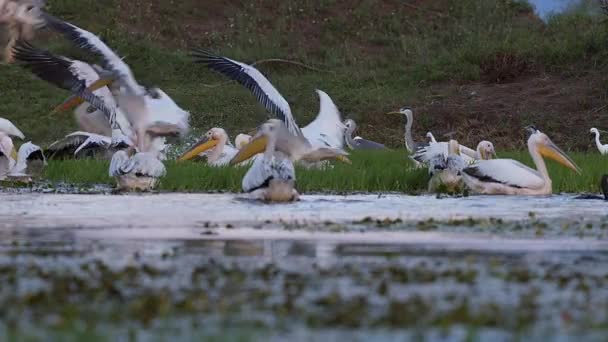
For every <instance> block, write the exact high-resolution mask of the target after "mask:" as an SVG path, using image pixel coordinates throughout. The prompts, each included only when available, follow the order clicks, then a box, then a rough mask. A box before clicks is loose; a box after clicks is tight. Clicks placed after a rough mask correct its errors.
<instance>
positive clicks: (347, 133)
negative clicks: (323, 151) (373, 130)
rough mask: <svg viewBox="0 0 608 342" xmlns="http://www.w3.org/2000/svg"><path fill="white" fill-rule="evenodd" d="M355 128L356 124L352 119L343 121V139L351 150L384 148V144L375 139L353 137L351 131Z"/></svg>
mask: <svg viewBox="0 0 608 342" xmlns="http://www.w3.org/2000/svg"><path fill="white" fill-rule="evenodd" d="M356 129H357V124H356V123H355V121H354V120H352V119H347V120H345V121H344V140H345V143H346V145H347V146H348V147H349V148H350V149H351V150H382V149H386V146H384V145H382V144H380V143H377V142H375V141H371V140H367V139H363V138H361V137H358V136H357V137H355V138H353V133H354V132H355V130H356Z"/></svg>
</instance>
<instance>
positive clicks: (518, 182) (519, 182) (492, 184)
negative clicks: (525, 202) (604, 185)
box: [463, 130, 580, 195]
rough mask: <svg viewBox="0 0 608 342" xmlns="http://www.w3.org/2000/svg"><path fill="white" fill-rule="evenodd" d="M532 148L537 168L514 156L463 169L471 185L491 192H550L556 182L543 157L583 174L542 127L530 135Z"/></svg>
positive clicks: (526, 193) (529, 145)
mask: <svg viewBox="0 0 608 342" xmlns="http://www.w3.org/2000/svg"><path fill="white" fill-rule="evenodd" d="M528 151H529V152H530V155H531V156H532V160H533V161H534V164H535V165H536V170H534V169H532V168H530V167H528V166H526V165H524V164H522V163H520V162H518V161H516V160H512V159H492V160H482V161H479V162H477V163H476V164H474V165H472V166H469V167H467V168H465V169H464V170H463V179H464V181H465V183H466V185H467V187H468V188H470V189H471V191H473V192H475V193H479V194H488V195H499V194H500V195H550V194H551V193H552V192H553V189H552V182H551V178H550V177H549V173H548V171H547V166H546V164H545V161H544V159H543V157H546V158H550V159H553V160H555V161H557V162H558V163H560V164H562V165H564V166H566V167H568V168H570V169H572V170H574V171H575V172H577V173H580V169H579V168H578V166H576V164H575V163H574V162H573V161H572V159H570V158H569V157H568V156H567V155H566V153H564V152H563V151H562V150H561V149H560V148H559V147H557V146H556V145H555V144H554V143H553V142H552V141H551V139H549V137H548V136H547V135H546V134H544V133H542V132H540V131H538V130H536V131H535V132H534V133H532V134H531V135H530V138H528Z"/></svg>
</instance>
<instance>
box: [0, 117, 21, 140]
mask: <svg viewBox="0 0 608 342" xmlns="http://www.w3.org/2000/svg"><path fill="white" fill-rule="evenodd" d="M0 132H2V133H4V134H6V135H11V136H14V137H17V138H19V139H25V135H23V132H21V131H20V130H19V128H17V127H16V126H15V125H14V124H13V123H12V122H10V121H9V120H7V119H5V118H0Z"/></svg>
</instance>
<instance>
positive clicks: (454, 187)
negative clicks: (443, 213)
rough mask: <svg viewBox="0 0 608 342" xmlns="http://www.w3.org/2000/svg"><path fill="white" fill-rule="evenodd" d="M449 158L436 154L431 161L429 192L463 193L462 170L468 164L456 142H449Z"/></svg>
mask: <svg viewBox="0 0 608 342" xmlns="http://www.w3.org/2000/svg"><path fill="white" fill-rule="evenodd" d="M448 150H449V151H448V156H447V157H446V156H445V155H444V154H443V153H439V154H436V155H435V156H433V157H432V158H431V159H430V160H429V175H430V176H431V180H430V181H429V192H447V193H459V192H461V191H462V186H463V181H462V170H463V169H464V168H465V166H466V163H465V161H464V159H463V158H462V157H461V155H460V148H459V146H458V142H457V141H456V140H450V141H449V142H448Z"/></svg>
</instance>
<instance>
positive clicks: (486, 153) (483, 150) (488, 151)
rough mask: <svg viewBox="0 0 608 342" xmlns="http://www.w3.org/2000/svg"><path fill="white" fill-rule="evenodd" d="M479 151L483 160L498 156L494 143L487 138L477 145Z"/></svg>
mask: <svg viewBox="0 0 608 342" xmlns="http://www.w3.org/2000/svg"><path fill="white" fill-rule="evenodd" d="M477 153H479V159H481V160H489V159H492V158H496V150H495V149H494V144H492V143H491V142H490V141H487V140H483V141H481V142H480V143H479V144H478V145H477Z"/></svg>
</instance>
